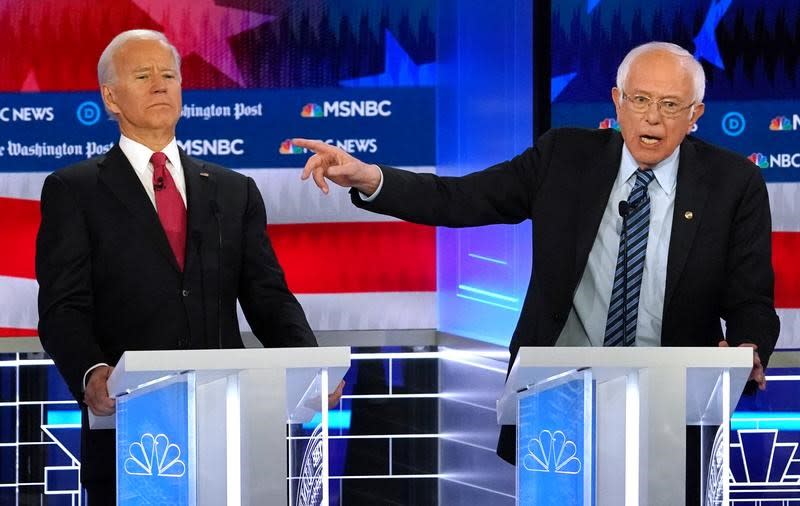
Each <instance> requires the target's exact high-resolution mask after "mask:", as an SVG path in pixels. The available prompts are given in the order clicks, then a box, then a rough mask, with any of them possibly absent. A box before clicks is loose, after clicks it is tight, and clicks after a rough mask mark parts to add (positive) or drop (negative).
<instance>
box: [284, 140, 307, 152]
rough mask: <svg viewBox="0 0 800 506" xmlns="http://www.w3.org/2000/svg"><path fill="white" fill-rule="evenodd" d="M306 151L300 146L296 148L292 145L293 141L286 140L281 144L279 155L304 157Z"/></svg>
mask: <svg viewBox="0 0 800 506" xmlns="http://www.w3.org/2000/svg"><path fill="white" fill-rule="evenodd" d="M305 152H306V150H305V149H303V148H301V147H300V146H295V145H294V144H292V140H291V139H286V140H284V141H283V142H281V147H280V148H278V153H280V154H282V155H302V154H303V153H305Z"/></svg>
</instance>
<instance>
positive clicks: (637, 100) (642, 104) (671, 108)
mask: <svg viewBox="0 0 800 506" xmlns="http://www.w3.org/2000/svg"><path fill="white" fill-rule="evenodd" d="M622 99H623V100H627V101H628V103H629V104H630V105H631V109H633V110H634V111H635V112H638V113H645V112H647V111H648V110H649V109H650V106H651V105H652V104H656V109H658V112H660V113H661V115H662V116H664V117H665V118H674V117H676V116H678V115H679V114H680V113H681V112H683V111H685V110H686V109H689V108H690V107H693V106H694V102H692V103H691V104H689V105H682V104H681V103H680V102H675V101H674V100H671V99H668V98H662V99H661V100H656V99H654V98H650V97H648V96H647V95H628V94H626V93H625V92H624V91H623V92H622Z"/></svg>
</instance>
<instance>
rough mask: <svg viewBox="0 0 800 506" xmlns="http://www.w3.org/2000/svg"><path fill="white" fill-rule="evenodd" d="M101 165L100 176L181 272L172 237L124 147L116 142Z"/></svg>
mask: <svg viewBox="0 0 800 506" xmlns="http://www.w3.org/2000/svg"><path fill="white" fill-rule="evenodd" d="M99 166H100V170H99V172H98V177H99V178H100V180H101V181H102V182H103V183H104V184H105V185H106V186H107V187H108V188H109V190H111V193H113V194H114V196H115V197H116V198H117V199H118V200H119V201H120V202H122V204H123V205H124V206H125V207H126V208H127V209H128V211H130V213H131V214H132V215H133V217H134V219H135V220H136V221H137V222H138V223H139V224H140V225H141V226H142V228H143V229H144V231H145V232H146V235H147V236H148V237H149V238H150V239H151V240H152V241H153V244H154V245H155V246H156V248H158V250H159V251H160V252H161V253H162V254H163V255H164V256H165V257H166V258H167V260H169V262H170V264H171V265H172V267H173V268H174V269H175V270H176V271H179V272H180V269H179V268H178V262H177V260H175V255H174V254H173V253H172V249H171V248H170V246H169V241H167V235H166V234H165V233H164V228H163V227H162V226H161V221H159V219H158V213H157V212H156V210H155V207H154V206H153V203H152V202H151V201H150V198H149V197H148V196H147V193H146V192H145V190H144V188H143V187H142V183H141V181H140V180H139V178H138V176H137V175H136V172H135V171H134V170H133V167H132V166H131V164H130V162H129V161H128V158H127V157H125V154H124V153H123V152H122V149H120V147H119V146H118V145H114V147H113V148H111V149H110V150H109V152H108V153H107V154H106V156H105V158H103V159H102V160H101V161H100V163H99Z"/></svg>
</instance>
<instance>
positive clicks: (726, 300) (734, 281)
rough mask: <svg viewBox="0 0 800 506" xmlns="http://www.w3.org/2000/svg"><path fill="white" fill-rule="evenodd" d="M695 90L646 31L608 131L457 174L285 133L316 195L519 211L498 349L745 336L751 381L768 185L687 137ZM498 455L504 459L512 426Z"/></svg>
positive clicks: (765, 312) (758, 343)
mask: <svg viewBox="0 0 800 506" xmlns="http://www.w3.org/2000/svg"><path fill="white" fill-rule="evenodd" d="M704 92H705V74H704V72H703V68H702V66H701V65H700V64H699V63H698V62H697V61H696V60H695V59H694V58H693V57H692V55H691V54H690V53H689V52H687V51H686V50H684V49H683V48H681V47H679V46H676V45H674V44H668V43H662V42H651V43H648V44H645V45H643V46H639V47H637V48H635V49H633V50H632V51H631V52H630V53H628V55H627V56H626V57H625V59H624V60H623V61H622V63H621V64H620V66H619V69H618V73H617V83H616V87H614V88H613V89H612V90H611V95H612V98H613V101H614V107H615V108H616V113H617V120H618V123H619V126H620V132H616V131H614V130H586V129H568V128H564V129H555V130H551V131H549V132H547V133H545V134H544V135H543V136H542V137H541V138H540V139H539V140H538V141H537V142H536V146H535V147H533V148H530V149H528V150H526V151H525V152H524V153H522V154H520V155H518V156H516V157H514V158H513V159H512V160H510V161H506V162H502V163H499V164H497V165H495V166H493V167H489V168H488V169H486V170H483V171H480V172H476V173H474V174H470V175H467V176H464V177H437V176H434V175H431V174H413V173H410V172H405V171H401V170H397V169H394V168H391V167H385V166H380V167H379V166H377V165H367V164H365V163H363V162H360V161H359V160H357V159H355V158H353V157H352V156H350V155H348V154H347V153H345V152H343V151H341V150H339V149H336V148H335V147H332V146H329V145H327V144H324V143H321V142H317V141H307V140H302V139H298V140H297V141H295V144H296V145H299V146H302V147H305V148H308V149H310V150H312V151H314V152H315V153H316V154H314V155H313V156H312V157H311V158H310V159H309V160H308V162H307V164H306V167H305V170H304V172H303V178H308V177H309V176H313V178H314V181H315V182H316V184H317V185H318V186H319V187H320V188H321V189H322V190H323V191H324V192H327V189H328V187H327V183H326V181H325V179H326V178H327V179H330V180H331V181H333V182H335V183H337V184H339V185H342V186H348V187H352V188H353V189H352V190H351V196H352V200H353V203H354V204H355V205H356V206H358V207H362V208H364V209H368V210H370V211H374V212H378V213H383V214H389V215H392V216H397V217H399V218H402V219H405V220H408V221H413V222H416V223H424V224H429V225H442V226H449V227H467V226H479V225H489V224H493V223H519V222H521V221H523V220H526V219H531V220H533V221H534V224H535V226H534V229H533V230H534V241H533V258H534V259H535V265H534V269H533V274H532V277H531V282H530V285H529V288H528V293H527V296H526V298H525V304H524V306H523V308H522V312H521V315H520V318H519V322H518V324H517V328H516V330H515V331H514V335H513V337H512V339H511V345H510V351H511V359H512V362H513V359H514V357H515V355H516V352H517V350H518V349H519V347H520V346H625V345H627V346H630V345H635V346H718V345H719V346H749V347H752V348H753V349H754V355H753V370H752V373H751V379H752V380H754V381H755V382H756V383H757V384H758V386H759V387H760V388H762V389H763V388H764V386H765V384H766V381H765V379H764V369H763V366H765V365H766V362H767V360H768V358H769V355H770V353H771V352H772V350H773V348H774V346H775V342H776V341H777V338H778V329H779V322H778V317H777V315H776V313H775V309H774V297H773V288H774V275H773V271H772V265H771V245H770V240H771V219H770V210H769V201H768V198H767V190H766V185H765V184H764V180H763V178H762V176H761V174H760V173H759V170H758V168H757V167H756V166H755V165H753V164H752V163H750V162H749V161H748V160H747V159H745V158H744V157H742V156H740V155H737V154H735V153H732V152H730V151H726V150H723V149H721V148H718V147H715V146H712V145H710V144H707V143H705V142H703V141H701V140H698V139H695V138H692V137H687V135H688V133H689V132H690V131H691V130H692V128H693V127H694V125H695V123H696V122H697V120H698V119H699V118H700V116H702V115H703V111H704V105H703V94H704ZM720 319H723V320H725V322H726V331H725V332H724V333H723V330H722V327H721V324H720ZM498 453H499V454H500V455H501V456H502V457H503V458H505V459H506V460H509V461H513V459H514V438H513V431H511V430H508V429H506V430H504V431H503V433H502V434H501V438H500V444H499V446H498Z"/></svg>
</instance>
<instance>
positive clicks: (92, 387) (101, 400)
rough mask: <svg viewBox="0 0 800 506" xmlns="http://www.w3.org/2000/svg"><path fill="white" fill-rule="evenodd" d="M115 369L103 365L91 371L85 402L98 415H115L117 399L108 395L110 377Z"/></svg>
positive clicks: (84, 396)
mask: <svg viewBox="0 0 800 506" xmlns="http://www.w3.org/2000/svg"><path fill="white" fill-rule="evenodd" d="M113 371H114V368H113V367H110V366H107V365H102V366H100V367H98V368H96V369H94V370H93V371H92V372H91V374H90V375H89V381H88V382H87V383H86V390H84V392H83V402H84V404H86V405H87V406H88V407H89V409H90V410H92V413H94V414H95V415H97V416H108V415H113V414H114V412H115V411H116V410H117V403H116V401H115V400H114V399H112V398H111V397H109V396H108V377H109V376H111V373H112V372H113Z"/></svg>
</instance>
